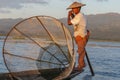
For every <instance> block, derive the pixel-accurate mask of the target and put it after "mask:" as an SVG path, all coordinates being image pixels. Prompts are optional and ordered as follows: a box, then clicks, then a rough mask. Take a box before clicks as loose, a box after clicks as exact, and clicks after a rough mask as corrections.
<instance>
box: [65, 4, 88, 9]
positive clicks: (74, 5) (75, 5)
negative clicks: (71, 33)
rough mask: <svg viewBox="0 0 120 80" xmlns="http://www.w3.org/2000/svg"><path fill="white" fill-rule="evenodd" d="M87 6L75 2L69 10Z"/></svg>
mask: <svg viewBox="0 0 120 80" xmlns="http://www.w3.org/2000/svg"><path fill="white" fill-rule="evenodd" d="M85 5H86V4H82V3H79V2H73V3H72V4H71V5H70V6H69V7H68V8H67V9H72V8H77V7H82V6H85Z"/></svg>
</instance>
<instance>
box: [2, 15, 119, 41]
mask: <svg viewBox="0 0 120 80" xmlns="http://www.w3.org/2000/svg"><path fill="white" fill-rule="evenodd" d="M86 17H87V22H88V24H87V27H88V29H89V30H90V31H91V38H92V39H104V40H119V41H120V14H118V13H106V14H96V15H86ZM21 20H22V19H21V18H19V19H0V34H7V33H8V31H9V30H10V29H11V28H12V27H13V26H14V25H15V24H16V23H18V22H20V21H21ZM60 21H61V22H63V23H64V24H65V25H66V26H67V27H68V28H69V29H70V31H71V32H72V33H73V27H72V26H68V25H67V18H62V19H60Z"/></svg>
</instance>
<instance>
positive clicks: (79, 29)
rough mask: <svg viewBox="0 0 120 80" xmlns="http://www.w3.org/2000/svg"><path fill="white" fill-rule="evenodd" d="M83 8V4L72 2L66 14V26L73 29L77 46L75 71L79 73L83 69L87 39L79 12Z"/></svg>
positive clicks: (83, 20)
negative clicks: (71, 26)
mask: <svg viewBox="0 0 120 80" xmlns="http://www.w3.org/2000/svg"><path fill="white" fill-rule="evenodd" d="M83 6H85V4H82V3H79V2H74V3H72V4H71V5H70V6H69V7H68V8H67V9H70V11H69V12H68V25H73V27H74V37H75V41H76V44H77V46H78V54H79V57H78V66H77V69H78V70H80V71H81V70H82V69H83V68H84V67H85V61H84V57H85V53H86V51H85V46H86V43H87V41H88V37H89V31H88V30H87V27H86V20H85V17H84V15H83V14H82V13H81V12H80V10H81V7H83Z"/></svg>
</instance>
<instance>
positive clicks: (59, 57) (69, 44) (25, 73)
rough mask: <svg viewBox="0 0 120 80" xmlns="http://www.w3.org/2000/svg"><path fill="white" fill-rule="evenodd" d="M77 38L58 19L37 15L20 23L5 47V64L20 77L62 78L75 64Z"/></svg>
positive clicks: (29, 79) (24, 79)
mask: <svg viewBox="0 0 120 80" xmlns="http://www.w3.org/2000/svg"><path fill="white" fill-rule="evenodd" d="M73 53H74V51H73V40H72V37H71V34H70V32H69V31H68V29H67V28H66V27H65V26H64V25H63V24H62V23H61V22H60V21H58V20H57V19H55V18H52V17H48V16H35V17H31V18H28V19H25V20H23V21H21V22H19V23H18V24H16V25H15V26H14V27H13V28H12V29H11V30H10V32H9V33H8V35H7V37H6V39H5V41H4V46H3V57H4V61H5V65H6V67H7V69H8V71H9V72H10V74H11V76H12V77H14V78H16V79H18V80H42V79H43V80H44V79H45V80H52V79H56V80H58V79H59V80H60V79H62V78H65V77H67V76H68V75H69V74H70V72H71V71H72V68H73V65H74V54H73Z"/></svg>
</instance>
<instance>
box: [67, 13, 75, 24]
mask: <svg viewBox="0 0 120 80" xmlns="http://www.w3.org/2000/svg"><path fill="white" fill-rule="evenodd" d="M72 18H74V15H73V13H72V11H69V12H68V25H72V23H71V19H72Z"/></svg>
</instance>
